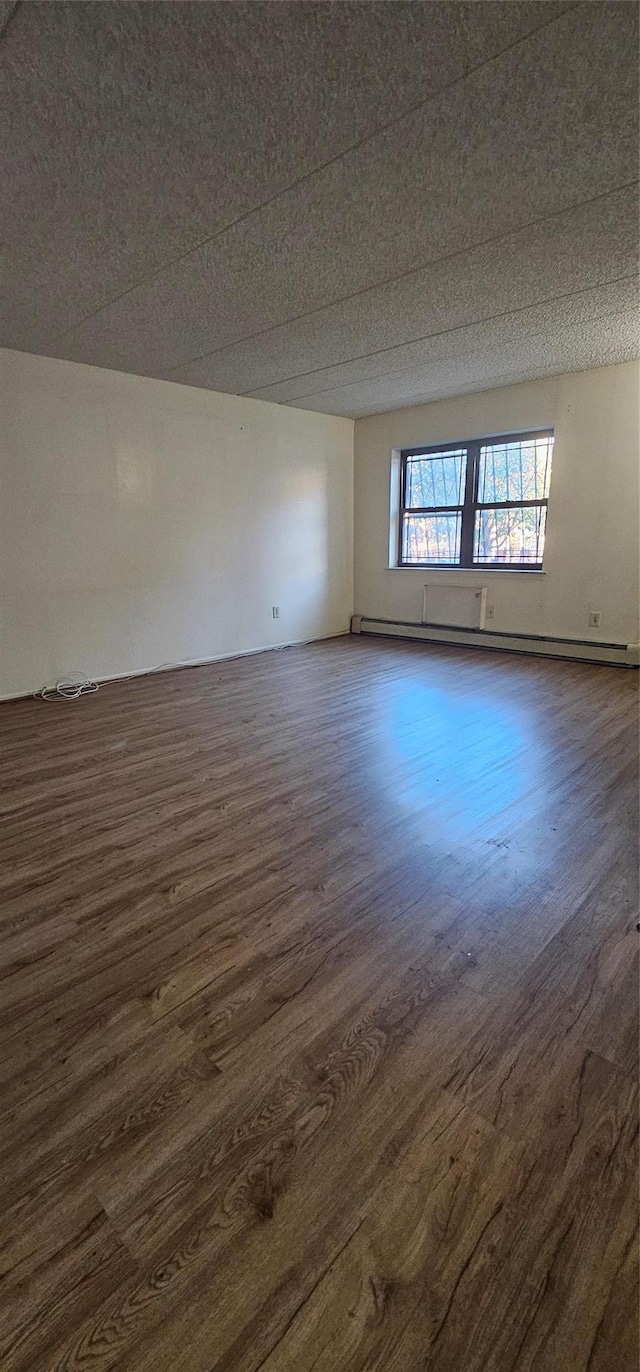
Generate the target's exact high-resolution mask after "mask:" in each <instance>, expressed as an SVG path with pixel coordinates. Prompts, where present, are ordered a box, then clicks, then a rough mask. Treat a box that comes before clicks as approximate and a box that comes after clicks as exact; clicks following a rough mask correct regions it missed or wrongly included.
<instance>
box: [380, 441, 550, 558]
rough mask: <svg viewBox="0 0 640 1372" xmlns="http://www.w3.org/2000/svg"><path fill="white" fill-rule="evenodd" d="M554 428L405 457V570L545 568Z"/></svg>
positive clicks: (425, 450) (418, 450) (411, 452)
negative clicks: (414, 568) (545, 543)
mask: <svg viewBox="0 0 640 1372" xmlns="http://www.w3.org/2000/svg"><path fill="white" fill-rule="evenodd" d="M552 452H553V430H552V429H546V430H545V431H544V432H539V431H538V432H536V433H524V434H507V435H506V436H505V437H503V438H488V439H487V438H477V439H473V440H470V441H469V442H465V443H451V444H442V445H440V446H439V447H437V448H407V449H405V450H404V451H403V452H402V469H401V490H400V521H399V522H400V528H399V547H398V566H399V567H503V568H505V567H507V568H508V567H511V568H514V567H515V568H525V569H528V570H530V571H540V570H541V568H542V555H543V552H544V535H545V526H546V520H547V503H548V498H549V481H550V478H551V455H552Z"/></svg>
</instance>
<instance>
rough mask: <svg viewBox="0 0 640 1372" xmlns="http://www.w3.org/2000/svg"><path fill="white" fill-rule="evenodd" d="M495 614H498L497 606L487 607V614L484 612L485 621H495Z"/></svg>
mask: <svg viewBox="0 0 640 1372" xmlns="http://www.w3.org/2000/svg"><path fill="white" fill-rule="evenodd" d="M495 613H496V607H495V605H487V608H486V610H485V612H484V617H485V619H494V618H495Z"/></svg>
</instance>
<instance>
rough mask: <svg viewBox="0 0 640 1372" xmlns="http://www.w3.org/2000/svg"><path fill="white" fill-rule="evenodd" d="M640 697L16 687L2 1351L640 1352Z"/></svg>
mask: <svg viewBox="0 0 640 1372" xmlns="http://www.w3.org/2000/svg"><path fill="white" fill-rule="evenodd" d="M637 684H638V678H637V674H635V673H631V672H628V673H627V672H622V671H618V670H615V669H611V668H606V667H594V666H589V665H586V664H570V663H563V662H544V661H543V660H539V661H537V660H530V659H518V658H500V657H499V656H497V655H492V654H483V653H481V652H477V653H468V652H464V651H462V650H457V649H448V648H443V647H438V648H425V647H424V646H423V645H417V644H399V643H385V642H383V641H376V642H373V641H367V640H365V639H358V638H354V639H349V638H346V639H343V640H334V641H331V642H327V643H324V644H314V645H308V646H307V647H303V648H298V649H295V650H289V651H287V652H279V653H274V654H265V655H263V656H261V657H256V658H251V659H245V660H241V661H230V662H226V663H220V664H212V665H211V666H209V667H203V668H197V669H193V670H190V671H183V672H175V673H169V674H164V675H161V674H158V675H154V676H150V677H148V678H139V679H136V680H131V681H128V682H120V683H113V684H111V685H108V686H105V687H104V688H102V689H101V690H100V691H99V692H98V693H97V694H96V695H93V696H90V697H85V698H82V699H80V700H79V701H78V702H76V703H74V704H73V705H69V704H68V703H65V704H64V705H62V706H58V705H56V704H45V703H44V702H42V701H33V700H31V701H17V702H10V703H8V704H5V705H3V706H2V707H0V822H1V824H2V846H1V848H0V904H1V909H0V1028H1V1033H0V1105H1V1106H2V1128H1V1130H0V1184H1V1186H2V1194H3V1198H4V1202H5V1204H4V1214H3V1216H2V1219H1V1221H0V1262H1V1264H2V1267H1V1271H2V1274H3V1281H2V1285H1V1286H0V1292H2V1295H0V1301H1V1302H2V1303H1V1305H0V1353H1V1355H2V1365H3V1369H4V1368H5V1367H6V1369H7V1372H33V1369H34V1368H36V1367H37V1369H38V1372H62V1369H63V1368H65V1369H66V1368H70V1367H76V1366H85V1365H86V1366H91V1368H92V1369H93V1372H107V1369H110V1368H117V1369H118V1372H176V1368H178V1367H181V1366H183V1365H184V1357H185V1349H188V1358H189V1363H188V1372H213V1369H214V1368H215V1369H216V1372H258V1369H263V1372H288V1369H289V1368H291V1369H294V1368H295V1369H296V1372H298V1369H299V1370H300V1372H305V1370H307V1372H311V1368H313V1369H314V1372H329V1370H330V1369H331V1372H334V1369H336V1368H340V1369H341V1372H342V1370H343V1369H344V1372H373V1369H378V1370H379V1372H383V1369H384V1372H415V1369H416V1368H417V1367H424V1368H425V1369H429V1372H460V1369H461V1368H463V1367H464V1369H465V1372H467V1370H468V1372H630V1369H631V1367H632V1366H633V1367H634V1369H635V1365H636V1357H637V1343H638V1339H637V1321H636V1309H635V1306H636V1296H637V1270H636V1266H635V1259H636V1248H635V1240H634V1231H635V1197H634V1169H635V1168H636V1158H635V1138H634V1133H635V1129H636V1120H637V1105H636V1095H635V1092H636V1085H637V982H636V979H635V978H636V971H635V967H636V963H635V958H636V956H637V939H638V935H637V930H636V921H637V799H638V797H637V785H636V782H637V766H636V758H637Z"/></svg>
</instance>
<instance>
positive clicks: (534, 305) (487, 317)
mask: <svg viewBox="0 0 640 1372" xmlns="http://www.w3.org/2000/svg"><path fill="white" fill-rule="evenodd" d="M637 279H638V278H637V275H636V274H634V275H632V276H628V275H624V276H613V277H611V279H610V280H608V281H598V282H595V283H594V284H593V285H591V286H581V287H580V289H579V290H576V291H561V292H560V293H559V294H558V295H548V296H545V297H544V299H543V300H530V301H528V302H527V304H526V305H518V306H517V308H516V309H510V310H500V311H499V312H498V314H483V315H480V316H479V318H478V319H470V320H469V321H468V322H467V323H465V324H454V325H453V327H452V328H450V329H435V330H434V332H433V333H423V334H418V336H417V337H416V338H406V339H403V341H402V342H401V343H391V344H390V346H389V347H388V348H374V349H373V351H372V352H368V353H355V354H354V356H353V357H345V358H341V359H340V361H339V362H331V363H329V364H325V366H324V367H312V368H311V371H308V372H296V373H294V375H293V376H285V377H282V379H281V380H278V381H267V382H265V384H264V386H254V387H253V389H252V390H250V391H238V395H244V396H257V395H259V393H260V392H261V391H266V390H270V389H271V387H273V386H286V385H287V383H288V382H289V381H299V380H301V379H302V378H303V377H305V376H316V375H317V374H318V373H320V372H326V371H328V370H330V369H331V368H333V367H348V366H349V365H350V364H351V363H352V362H365V361H366V359H367V358H368V357H380V356H382V355H383V354H384V353H393V352H396V351H397V350H398V349H399V348H410V347H412V346H413V344H414V343H427V342H428V341H429V339H431V338H444V337H446V335H447V334H451V333H463V332H464V330H465V329H475V328H478V326H479V325H480V324H494V323H495V322H496V320H498V319H508V318H509V317H511V316H513V315H518V314H524V313H525V312H526V311H527V310H536V309H542V307H543V306H544V305H553V304H555V303H556V302H557V301H558V300H571V299H573V298H574V297H575V296H578V295H590V294H591V292H592V291H599V290H604V288H605V286H616V285H618V284H620V283H621V282H625V281H637ZM595 317H596V318H599V317H600V316H595ZM400 370H403V368H400ZM384 375H385V376H392V375H394V373H393V372H385V373H384ZM364 379H366V378H364ZM344 384H345V385H349V386H356V385H359V384H360V383H359V382H357V381H349V382H345V383H344ZM326 389H328V390H332V391H335V390H336V389H337V387H336V386H329V387H327V388H326ZM309 394H310V395H322V394H323V391H311V392H309ZM297 398H298V399H300V400H303V399H306V396H298V397H297Z"/></svg>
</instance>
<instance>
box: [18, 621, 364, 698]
mask: <svg viewBox="0 0 640 1372" xmlns="http://www.w3.org/2000/svg"><path fill="white" fill-rule="evenodd" d="M348 633H349V629H336V631H335V633H332V634H321V635H320V637H319V638H293V639H290V640H289V641H288V642H286V643H268V644H265V645H264V646H263V647H261V648H243V649H241V650H240V651H238V652H235V653H214V654H212V656H211V657H192V658H186V659H185V661H184V662H162V663H160V664H159V666H157V667H138V668H136V669H135V670H134V671H131V672H112V673H111V674H110V675H109V676H91V674H90V673H89V675H90V676H91V680H92V681H97V683H98V685H99V686H101V685H103V684H104V685H106V684H107V683H108V682H110V681H129V680H130V679H131V678H133V677H137V676H157V675H158V674H159V673H160V672H181V671H183V670H184V669H185V668H187V667H206V666H207V665H208V664H209V663H211V662H230V661H232V659H233V658H236V657H255V656H256V655H257V654H258V653H277V652H280V650H281V649H282V648H303V647H304V646H305V644H306V643H325V642H327V641H328V640H329V639H331V638H344V636H345V634H348ZM43 684H44V683H43ZM38 689H40V688H38ZM36 695H37V690H36V691H13V692H10V693H9V694H8V695H0V704H2V703H3V702H4V701H6V700H29V699H33V698H34V697H35V696H36Z"/></svg>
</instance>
